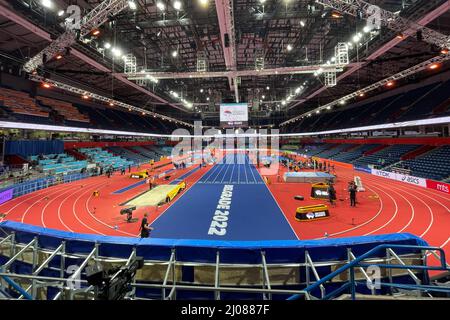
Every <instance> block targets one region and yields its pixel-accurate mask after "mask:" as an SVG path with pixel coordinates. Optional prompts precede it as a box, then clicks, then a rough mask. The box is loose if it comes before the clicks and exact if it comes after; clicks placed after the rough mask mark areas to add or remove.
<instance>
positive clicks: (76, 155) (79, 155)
mask: <svg viewBox="0 0 450 320" xmlns="http://www.w3.org/2000/svg"><path fill="white" fill-rule="evenodd" d="M64 152H65V153H67V154H68V155H71V156H73V157H74V158H75V159H77V160H86V159H87V157H86V156H85V155H84V154H82V153H81V152H78V151H76V150H75V149H67V150H64Z"/></svg>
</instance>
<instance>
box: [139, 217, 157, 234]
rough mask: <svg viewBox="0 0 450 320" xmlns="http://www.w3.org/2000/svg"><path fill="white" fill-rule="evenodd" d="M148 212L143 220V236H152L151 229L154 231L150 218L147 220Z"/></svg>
mask: <svg viewBox="0 0 450 320" xmlns="http://www.w3.org/2000/svg"><path fill="white" fill-rule="evenodd" d="M147 217H148V214H147V213H144V218H142V221H141V229H140V230H141V238H148V237H149V236H150V231H152V230H153V229H154V228H153V227H150V225H149V223H148V220H147Z"/></svg>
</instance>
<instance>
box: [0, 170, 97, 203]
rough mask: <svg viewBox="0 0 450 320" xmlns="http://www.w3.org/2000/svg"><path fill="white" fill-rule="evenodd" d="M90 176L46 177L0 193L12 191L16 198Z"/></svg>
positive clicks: (18, 184) (79, 174)
mask: <svg viewBox="0 0 450 320" xmlns="http://www.w3.org/2000/svg"><path fill="white" fill-rule="evenodd" d="M89 176H90V175H89V174H87V173H83V174H82V173H74V174H67V175H59V176H46V177H43V178H39V179H35V180H30V181H25V182H22V183H17V184H14V185H11V186H9V187H6V188H3V189H1V190H0V193H1V192H3V191H6V190H10V189H13V195H12V198H17V197H20V196H23V195H25V194H28V193H31V192H35V191H38V190H41V189H45V188H48V187H51V186H53V185H56V184H60V183H68V182H73V181H78V180H81V179H84V178H88V177H89Z"/></svg>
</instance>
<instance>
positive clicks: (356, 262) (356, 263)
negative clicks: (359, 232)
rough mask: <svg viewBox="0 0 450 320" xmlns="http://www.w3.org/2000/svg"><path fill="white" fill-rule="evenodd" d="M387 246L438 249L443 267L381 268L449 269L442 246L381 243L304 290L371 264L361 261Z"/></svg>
mask: <svg viewBox="0 0 450 320" xmlns="http://www.w3.org/2000/svg"><path fill="white" fill-rule="evenodd" d="M387 248H399V249H415V250H437V251H439V252H440V253H441V267H439V268H436V267H427V266H409V265H407V266H406V267H405V266H396V265H386V264H384V265H383V264H381V265H377V266H378V267H380V268H387V269H388V270H389V268H395V267H398V269H406V268H411V269H424V270H447V269H446V267H445V252H444V250H443V249H442V248H437V247H427V246H413V245H388V244H381V245H379V246H376V247H374V248H372V249H371V250H369V251H368V252H366V253H364V254H362V255H361V256H359V257H358V258H357V259H355V260H353V261H351V262H349V263H348V264H346V265H344V266H342V267H340V268H338V269H337V270H335V271H333V272H332V273H330V274H329V275H327V276H325V277H323V278H322V279H321V280H320V281H318V282H316V283H314V284H312V285H310V286H308V287H307V288H305V290H304V291H307V292H310V291H312V290H314V289H315V288H317V287H318V286H320V285H321V284H323V283H325V282H327V281H329V280H331V279H333V278H334V277H336V276H337V275H339V274H341V273H342V272H344V271H346V270H349V269H350V268H354V267H358V266H370V265H373V264H362V263H361V261H363V260H365V259H367V258H369V257H370V256H371V255H374V254H376V253H378V252H379V251H381V250H384V251H386V249H387ZM298 298H300V295H293V296H292V297H289V298H288V300H294V299H298Z"/></svg>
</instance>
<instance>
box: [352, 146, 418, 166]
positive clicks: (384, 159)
mask: <svg viewBox="0 0 450 320" xmlns="http://www.w3.org/2000/svg"><path fill="white" fill-rule="evenodd" d="M418 147H420V146H419V145H413V144H407V145H403V144H397V145H393V146H390V147H387V148H384V149H382V150H380V151H378V152H375V153H373V154H370V155H367V156H363V157H361V158H359V159H357V160H355V161H353V162H352V163H353V164H354V165H357V166H361V167H367V166H369V165H372V166H376V167H377V168H380V169H382V168H384V167H387V166H390V165H392V164H394V163H396V162H399V161H400V158H401V156H403V155H404V154H406V153H408V152H410V151H412V150H414V149H417V148H418Z"/></svg>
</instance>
